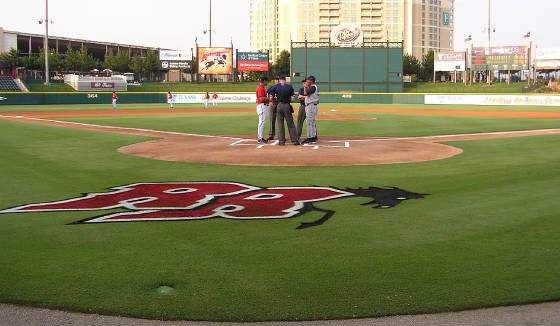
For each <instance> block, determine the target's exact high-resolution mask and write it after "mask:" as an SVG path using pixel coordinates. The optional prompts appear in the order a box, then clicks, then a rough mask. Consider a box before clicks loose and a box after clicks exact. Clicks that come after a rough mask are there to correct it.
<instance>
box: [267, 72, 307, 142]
mask: <svg viewBox="0 0 560 326" xmlns="http://www.w3.org/2000/svg"><path fill="white" fill-rule="evenodd" d="M273 95H276V97H277V98H278V105H277V106H276V114H277V117H278V145H280V146H284V145H285V144H286V135H285V132H286V130H285V129H284V119H286V124H287V125H288V131H289V132H290V141H291V142H292V143H293V144H294V145H299V140H298V138H297V130H296V126H295V125H294V118H293V116H292V112H293V111H292V106H291V105H290V103H292V102H293V101H294V98H295V96H294V88H293V87H292V85H289V84H286V77H281V78H280V84H278V85H277V86H276V87H275V88H274V93H273ZM306 113H307V110H306Z"/></svg>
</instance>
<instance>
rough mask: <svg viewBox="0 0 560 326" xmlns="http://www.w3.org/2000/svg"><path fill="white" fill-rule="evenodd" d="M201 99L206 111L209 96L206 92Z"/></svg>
mask: <svg viewBox="0 0 560 326" xmlns="http://www.w3.org/2000/svg"><path fill="white" fill-rule="evenodd" d="M203 99H204V108H205V109H207V108H208V101H209V100H210V94H208V92H206V95H204V97H203Z"/></svg>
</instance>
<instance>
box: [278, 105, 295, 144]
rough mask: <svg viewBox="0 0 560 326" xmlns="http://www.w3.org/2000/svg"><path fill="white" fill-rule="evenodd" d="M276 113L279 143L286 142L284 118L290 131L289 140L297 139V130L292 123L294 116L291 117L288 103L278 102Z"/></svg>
mask: <svg viewBox="0 0 560 326" xmlns="http://www.w3.org/2000/svg"><path fill="white" fill-rule="evenodd" d="M276 115H277V118H278V141H279V142H281V143H285V142H286V134H285V133H286V130H285V129H284V119H286V124H287V125H288V132H289V133H290V140H291V141H292V142H296V141H299V140H298V138H297V130H296V126H295V125H294V118H293V117H292V112H290V104H288V103H278V105H277V107H276Z"/></svg>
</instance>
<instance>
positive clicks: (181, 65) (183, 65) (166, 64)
mask: <svg viewBox="0 0 560 326" xmlns="http://www.w3.org/2000/svg"><path fill="white" fill-rule="evenodd" d="M159 69H160V70H188V71H190V70H191V69H192V61H191V60H184V61H177V60H172V61H168V60H160V62H159Z"/></svg>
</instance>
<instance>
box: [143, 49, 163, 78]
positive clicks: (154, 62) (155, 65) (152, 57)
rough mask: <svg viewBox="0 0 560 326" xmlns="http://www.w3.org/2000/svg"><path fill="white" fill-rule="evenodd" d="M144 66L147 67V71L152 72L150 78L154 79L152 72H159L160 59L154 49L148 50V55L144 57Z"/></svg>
mask: <svg viewBox="0 0 560 326" xmlns="http://www.w3.org/2000/svg"><path fill="white" fill-rule="evenodd" d="M144 67H145V69H146V73H149V74H150V79H152V73H157V72H158V71H159V59H158V56H157V55H156V54H155V53H154V51H152V50H148V51H146V57H145V58H144Z"/></svg>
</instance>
